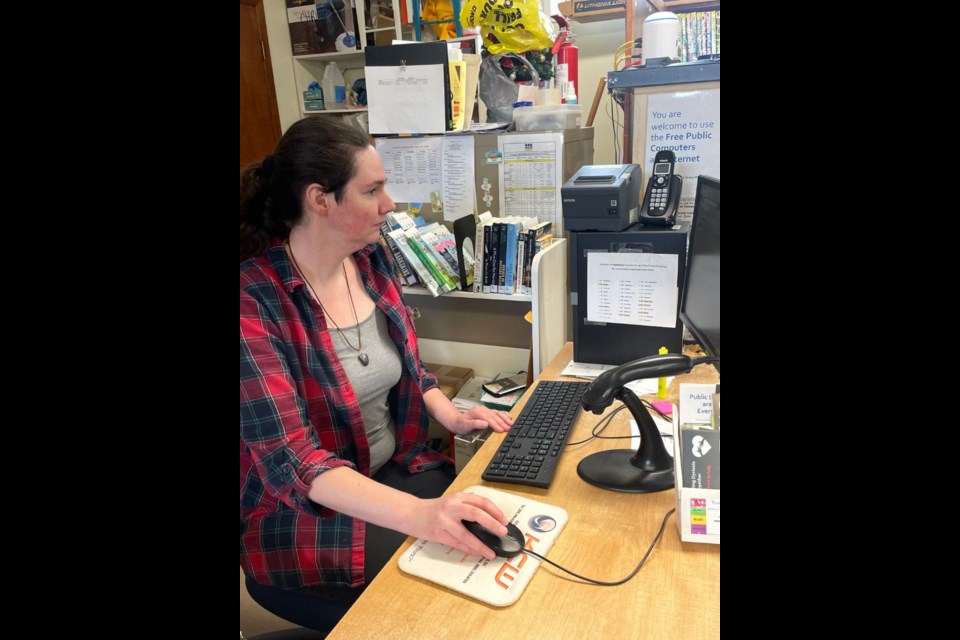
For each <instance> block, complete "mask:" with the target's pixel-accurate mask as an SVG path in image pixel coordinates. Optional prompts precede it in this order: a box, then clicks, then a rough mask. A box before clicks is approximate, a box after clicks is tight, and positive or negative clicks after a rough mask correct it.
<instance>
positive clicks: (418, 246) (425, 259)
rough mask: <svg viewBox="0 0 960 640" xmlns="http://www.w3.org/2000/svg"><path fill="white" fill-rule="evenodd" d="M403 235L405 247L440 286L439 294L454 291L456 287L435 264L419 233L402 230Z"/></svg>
mask: <svg viewBox="0 0 960 640" xmlns="http://www.w3.org/2000/svg"><path fill="white" fill-rule="evenodd" d="M403 233H404V235H405V236H406V238H407V245H409V247H410V249H411V250H412V251H413V253H414V255H416V256H417V258H419V259H420V262H421V263H422V264H423V265H424V266H425V267H426V268H427V271H429V272H430V275H431V276H433V279H434V280H435V281H436V282H437V284H438V285H440V291H441V293H446V292H448V291H453V290H454V289H456V288H457V285H456V284H455V283H454V282H453V280H451V279H450V276H449V275H447V273H446V271H444V269H443V267H441V266H440V263H439V262H437V259H436V258H435V257H434V256H433V253H431V252H430V249H428V248H427V245H426V243H425V242H424V241H423V238H421V237H420V232H419V231H417V230H416V229H404V230H403Z"/></svg>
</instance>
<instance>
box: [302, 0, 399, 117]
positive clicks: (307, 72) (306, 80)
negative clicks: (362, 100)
mask: <svg viewBox="0 0 960 640" xmlns="http://www.w3.org/2000/svg"><path fill="white" fill-rule="evenodd" d="M400 2H401V0H373V2H372V8H371V12H373V11H376V12H377V13H376V14H375V20H372V21H370V22H372V23H373V24H374V25H375V26H374V27H367V26H366V24H367V22H368V19H367V18H368V16H367V15H366V8H365V2H364V1H363V0H352V1H351V0H347V2H346V6H347V7H348V9H349V8H352V9H353V10H354V11H355V16H356V17H355V19H356V22H357V24H362V25H364V29H363V32H364V36H363V37H361V38H360V39H359V40H360V41H359V45H360V49H352V50H349V51H335V52H330V53H312V54H307V55H294V56H293V78H294V85H295V86H296V90H297V95H296V100H297V104H298V105H299V110H300V115H301V116H321V115H327V114H349V113H362V112H364V111H366V110H367V108H366V107H350V108H339V109H337V108H333V109H331V108H330V106H329V105H330V104H336V103H334V102H332V101H329V100H327V96H324V101H325V103H327V105H326V107H327V108H326V109H325V110H323V111H306V110H305V109H304V108H303V92H304V91H306V90H307V87H308V86H309V85H310V83H311V82H313V81H316V82H318V83H320V84H322V83H323V73H324V71H325V69H326V67H327V65H328V64H329V63H331V62H336V63H337V66H338V67H340V71H341V72H342V73H343V77H344V81H345V82H346V85H347V89H348V90H349V89H350V87H351V86H353V83H354V82H355V81H356V80H357V79H358V78H362V77H363V75H364V72H363V65H364V54H363V49H365V48H366V47H367V46H368V44H367V39H368V38H373V40H374V42H376V43H377V44H389V43H390V41H391V39H392V38H397V39H401V38H402V37H403V35H402V29H401V27H403V26H405V25H402V24H401V23H400V21H398V20H394V19H393V16H397V15H400ZM407 31H408V32H409V31H410V28H409V27H407Z"/></svg>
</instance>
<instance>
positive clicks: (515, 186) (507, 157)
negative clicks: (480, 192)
mask: <svg viewBox="0 0 960 640" xmlns="http://www.w3.org/2000/svg"><path fill="white" fill-rule="evenodd" d="M497 144H498V147H499V150H500V153H501V154H502V156H503V164H501V165H500V186H501V189H500V211H501V216H536V217H537V219H538V220H540V221H541V222H543V221H545V220H549V221H550V222H552V223H553V233H554V236H555V237H559V236H558V234H562V233H563V216H562V215H560V212H561V208H560V207H561V204H560V187H562V186H563V182H562V169H563V166H562V160H563V158H562V156H561V153H562V150H563V134H562V133H560V132H556V133H536V134H531V135H528V136H520V135H514V136H500V138H499V140H498V143H497Z"/></svg>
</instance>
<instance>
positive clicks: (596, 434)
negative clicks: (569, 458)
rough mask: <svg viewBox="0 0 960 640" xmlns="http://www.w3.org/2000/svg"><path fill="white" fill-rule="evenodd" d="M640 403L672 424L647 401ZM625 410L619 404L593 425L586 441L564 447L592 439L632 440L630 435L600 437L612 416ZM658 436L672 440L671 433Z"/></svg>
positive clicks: (623, 405) (667, 417) (581, 441)
mask: <svg viewBox="0 0 960 640" xmlns="http://www.w3.org/2000/svg"><path fill="white" fill-rule="evenodd" d="M640 402H642V403H643V405H644V406H645V407H647V409H649V410H651V411H653V412H654V413H656V414H657V415H658V416H660V417H661V418H662V419H664V420H666V421H667V422H672V421H673V420H672V418H671V417H670V416H668V415H667V414H665V413H663V412H662V411H660V410H659V409H657V408H656V407H655V406H653V405H652V404H650V402H648V401H647V400H643V399H641V400H640ZM626 408H627V405H625V404H621V405H620V406H619V407H617V408H616V409H614V410H613V411H611V412H610V413H609V414H608V415H606V416H604V417H603V419H601V420H600V421H599V422H597V424H595V425H594V426H593V429H592V430H591V432H590V437H589V438H587V439H586V440H578V441H577V442H568V443H567V445H566V446H568V447H571V446H573V445H575V444H585V443H587V442H590V441H591V440H593V439H594V438H597V439H598V440H620V439H623V438H633V437H635V436H632V435H630V436H602V435H600V434H601V433H603V431H604V430H605V429H606V428H607V427H609V426H610V420H611V419H612V418H613V416H615V415H617V414H618V413H620V412H621V411H623V410H624V409H626ZM604 422H606V424H603V423H604ZM601 425H603V426H602V427H601ZM598 429H599V430H598ZM660 436H661V437H664V438H672V437H673V434H672V433H661V434H660Z"/></svg>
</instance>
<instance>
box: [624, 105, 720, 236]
mask: <svg viewBox="0 0 960 640" xmlns="http://www.w3.org/2000/svg"><path fill="white" fill-rule="evenodd" d="M646 115H647V125H646V128H645V135H644V147H643V149H644V153H643V159H644V165H643V175H644V178H645V179H646V178H647V177H649V176H651V175H653V158H654V156H656V155H657V151H663V150H669V151H673V152H674V154H676V157H677V163H676V167H675V172H676V173H677V174H679V175H681V176H683V190H682V191H681V194H680V208H679V211H678V213H677V222H690V219H691V217H692V216H693V201H694V199H695V197H696V193H697V176H698V175H700V174H705V175H708V176H712V177H714V178H719V177H720V89H707V90H704V91H683V92H674V93H656V94H651V95H650V96H649V98H648V101H647V114H646Z"/></svg>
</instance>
